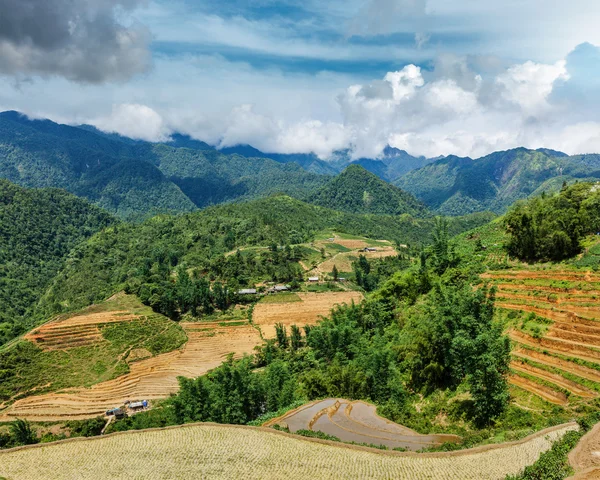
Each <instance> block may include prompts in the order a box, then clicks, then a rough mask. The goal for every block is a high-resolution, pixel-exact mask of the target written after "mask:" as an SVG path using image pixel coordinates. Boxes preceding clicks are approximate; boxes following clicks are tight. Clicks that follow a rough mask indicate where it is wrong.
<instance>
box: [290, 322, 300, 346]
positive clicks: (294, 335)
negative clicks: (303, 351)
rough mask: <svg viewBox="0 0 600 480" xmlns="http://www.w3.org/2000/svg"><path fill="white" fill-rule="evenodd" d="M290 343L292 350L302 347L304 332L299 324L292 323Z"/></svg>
mask: <svg viewBox="0 0 600 480" xmlns="http://www.w3.org/2000/svg"><path fill="white" fill-rule="evenodd" d="M290 344H291V347H292V351H294V352H295V351H297V350H298V349H300V348H301V347H302V332H301V331H300V328H299V327H298V325H292V326H291V331H290Z"/></svg>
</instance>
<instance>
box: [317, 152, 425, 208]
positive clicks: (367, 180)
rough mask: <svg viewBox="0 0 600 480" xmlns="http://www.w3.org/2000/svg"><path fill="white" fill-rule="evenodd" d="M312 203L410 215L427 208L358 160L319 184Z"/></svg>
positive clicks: (330, 206)
mask: <svg viewBox="0 0 600 480" xmlns="http://www.w3.org/2000/svg"><path fill="white" fill-rule="evenodd" d="M313 203H315V204H317V205H320V206H323V207H328V208H332V209H334V210H341V211H345V212H351V213H374V214H387V215H402V214H405V213H408V214H410V215H413V216H423V215H426V214H427V208H426V207H425V205H423V204H422V203H421V202H419V201H418V200H417V199H416V198H415V197H413V196H412V195H411V194H409V193H407V192H405V191H403V190H401V189H400V188H398V187H394V186H393V185H391V184H389V183H387V182H385V181H384V180H381V179H380V178H379V177H378V176H377V175H375V174H373V173H371V172H369V171H368V170H366V169H365V168H364V167H363V166H361V165H359V164H356V163H355V164H352V165H349V166H348V167H346V169H345V170H344V171H343V172H342V173H340V174H339V175H338V176H337V177H335V178H334V179H333V180H331V181H330V182H329V183H327V184H326V185H325V186H324V187H322V188H321V189H320V190H319V191H318V192H317V193H316V195H315V197H314V199H313Z"/></svg>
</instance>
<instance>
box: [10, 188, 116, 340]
mask: <svg viewBox="0 0 600 480" xmlns="http://www.w3.org/2000/svg"><path fill="white" fill-rule="evenodd" d="M115 222H116V220H115V219H114V218H113V217H112V216H111V215H109V214H108V213H106V212H103V211H102V210H101V209H99V208H98V207H95V206H94V205H91V204H90V203H88V202H87V201H85V200H82V199H79V198H77V197H75V196H73V195H71V194H68V193H66V192H64V191H62V190H56V189H40V190H38V189H27V188H23V187H19V186H17V185H14V184H12V183H10V182H8V181H7V180H0V345H1V344H2V343H4V342H5V341H6V340H7V339H9V338H12V337H13V336H15V335H16V334H18V333H19V332H20V331H21V329H22V328H23V327H25V325H26V324H27V320H30V315H31V313H32V310H33V306H34V305H35V303H36V302H37V301H38V299H39V297H40V296H41V295H42V294H43V293H44V291H45V290H46V288H47V287H48V285H49V283H50V282H51V280H52V278H53V277H54V276H55V275H56V274H57V273H58V271H59V270H60V269H61V268H62V267H63V265H64V260H65V257H66V255H67V254H68V253H69V252H70V250H71V249H72V248H73V247H74V246H75V245H77V244H78V243H80V242H81V241H83V240H85V239H86V238H88V237H90V236H92V235H93V234H94V233H96V232H97V231H99V230H101V229H103V228H105V227H106V226H108V225H112V224H114V223H115Z"/></svg>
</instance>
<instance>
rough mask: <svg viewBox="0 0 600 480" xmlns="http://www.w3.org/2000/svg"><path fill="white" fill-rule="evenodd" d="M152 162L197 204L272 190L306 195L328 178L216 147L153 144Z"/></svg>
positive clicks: (264, 193) (303, 196)
mask: <svg viewBox="0 0 600 480" xmlns="http://www.w3.org/2000/svg"><path fill="white" fill-rule="evenodd" d="M152 157H153V162H154V164H155V165H156V166H157V167H158V168H159V169H160V171H161V172H162V173H163V174H164V175H165V176H166V177H167V178H168V179H169V180H170V181H172V182H173V183H174V184H176V185H177V186H178V187H179V188H180V189H181V190H182V191H183V192H184V193H185V194H186V195H187V196H188V198H189V199H190V200H192V202H194V204H195V205H196V206H197V207H206V206H208V205H215V204H218V203H223V202H228V201H233V200H246V199H252V198H257V197H262V196H267V195H271V194H273V193H285V194H287V195H291V196H294V197H299V198H305V197H308V196H309V195H310V194H311V192H312V191H314V190H315V189H317V188H318V187H320V186H321V185H323V184H325V183H326V182H327V181H328V180H329V179H330V177H328V176H324V175H317V174H315V173H309V172H307V171H306V170H304V169H303V168H302V167H301V166H299V165H297V164H296V163H287V164H282V163H279V162H276V161H274V160H271V159H268V158H255V157H251V158H247V157H243V156H240V155H238V154H231V155H224V154H222V153H220V152H218V151H216V150H192V149H188V148H174V147H170V146H167V145H154V146H152Z"/></svg>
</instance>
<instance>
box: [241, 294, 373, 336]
mask: <svg viewBox="0 0 600 480" xmlns="http://www.w3.org/2000/svg"><path fill="white" fill-rule="evenodd" d="M298 296H299V297H300V299H301V300H302V301H301V302H293V303H289V302H287V303H258V304H257V305H256V306H255V307H254V312H253V314H252V319H253V323H254V324H255V325H257V326H258V327H260V330H261V332H262V334H263V336H264V337H265V338H274V337H275V324H277V323H282V324H284V325H285V326H287V327H288V331H289V327H290V326H291V325H298V326H299V327H303V326H304V325H315V324H316V323H317V322H318V321H319V320H320V318H321V317H323V316H326V315H328V314H329V312H330V311H331V309H332V308H333V307H335V306H336V305H342V304H344V303H346V304H350V303H352V302H353V301H354V302H355V303H359V302H360V301H361V300H362V299H363V296H362V294H361V293H360V292H349V291H348V292H326V293H298Z"/></svg>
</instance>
